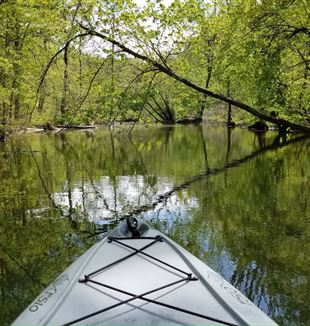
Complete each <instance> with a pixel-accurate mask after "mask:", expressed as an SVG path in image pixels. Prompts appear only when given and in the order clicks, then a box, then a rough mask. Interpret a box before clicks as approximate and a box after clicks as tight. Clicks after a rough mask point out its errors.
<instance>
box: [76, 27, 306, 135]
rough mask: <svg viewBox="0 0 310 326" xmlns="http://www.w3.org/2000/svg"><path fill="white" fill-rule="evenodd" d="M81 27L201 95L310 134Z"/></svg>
mask: <svg viewBox="0 0 310 326" xmlns="http://www.w3.org/2000/svg"><path fill="white" fill-rule="evenodd" d="M79 25H80V27H81V28H82V29H83V30H85V31H86V32H87V34H89V35H93V36H96V37H99V38H101V39H103V40H105V41H107V42H109V43H112V44H114V45H115V46H117V47H118V48H120V49H122V50H123V51H124V52H126V53H128V54H130V55H132V56H134V57H136V58H138V59H140V60H142V61H145V62H148V63H149V64H152V65H153V66H154V67H156V68H158V69H159V70H160V71H161V72H163V73H165V74H166V75H168V76H170V77H172V78H173V79H175V80H177V81H179V82H180V83H182V84H184V85H186V86H188V87H190V88H192V89H194V90H196V91H198V92H200V93H203V94H206V95H208V96H211V97H213V98H216V99H218V100H220V101H223V102H226V103H229V104H231V105H234V106H236V107H238V108H240V109H242V110H244V111H246V112H248V113H250V114H252V115H254V116H255V117H257V118H259V119H262V120H265V121H268V122H271V123H274V124H276V125H278V126H279V127H285V128H288V127H290V128H292V129H294V130H299V131H303V132H307V133H310V128H309V127H307V126H304V125H299V124H296V123H293V122H290V121H288V120H285V119H278V118H275V117H271V116H268V115H265V114H263V113H261V112H259V111H258V110H257V109H254V108H252V107H251V106H249V105H247V104H245V103H243V102H240V101H238V100H235V99H233V98H230V97H227V96H225V95H223V94H220V93H215V92H213V91H210V90H209V89H205V88H203V87H201V86H199V85H197V84H195V83H193V82H191V81H190V80H188V79H186V78H184V77H183V76H180V75H178V74H177V73H175V72H174V71H173V70H171V69H170V68H168V67H165V66H164V65H162V64H160V63H159V62H157V61H156V60H154V59H152V58H149V57H147V56H145V55H143V54H140V53H138V52H136V51H134V50H132V49H130V48H128V47H127V46H125V45H124V44H121V43H120V42H118V41H116V40H115V39H112V38H111V37H109V36H107V35H104V34H102V33H100V32H97V31H95V30H93V29H90V28H88V27H86V26H84V25H82V24H81V23H79Z"/></svg>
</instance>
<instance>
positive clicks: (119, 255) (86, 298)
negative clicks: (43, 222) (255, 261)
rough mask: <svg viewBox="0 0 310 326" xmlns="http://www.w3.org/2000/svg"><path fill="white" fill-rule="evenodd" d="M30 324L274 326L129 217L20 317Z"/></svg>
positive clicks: (17, 325) (17, 324)
mask: <svg viewBox="0 0 310 326" xmlns="http://www.w3.org/2000/svg"><path fill="white" fill-rule="evenodd" d="M13 325H14V326H25V325H31V326H34V325H53V326H61V325H141V326H142V325H152V326H153V325H264V326H269V325H270V326H271V325H276V323H275V322H273V321H272V320H271V319H270V318H269V317H268V316H267V315H266V314H265V313H264V312H262V311H261V310H260V309H259V308H258V307H257V306H255V305H254V304H253V303H252V302H251V301H250V300H249V299H247V298H246V297H245V296H244V295H243V294H242V293H240V292H239V291H238V290H237V289H235V288H234V287H233V286H232V285H230V284H229V283H228V282H227V281H225V280H224V279H223V278H222V277H221V276H220V275H218V274H217V273H215V272H214V271H213V270H212V269H211V268H209V267H208V266H207V265H206V264H205V263H203V262H202V261H200V260H199V259H197V258H196V257H194V256H193V255H192V254H190V253H189V252H188V251H186V250H185V249H184V248H182V247H181V246H179V245H178V244H176V243H175V242H173V241H172V240H171V239H169V238H168V237H166V236H165V235H164V234H162V233H161V232H159V231H157V230H155V229H153V228H151V227H150V226H149V225H148V224H146V223H144V222H142V221H141V220H136V219H135V218H130V219H127V221H124V222H122V223H121V224H120V225H119V226H118V227H117V228H115V229H114V230H113V231H112V232H110V233H109V235H108V236H107V237H105V238H104V239H103V240H101V241H100V242H98V243H97V244H95V245H94V246H93V247H91V248H90V249H89V250H88V251H86V252H85V253H84V254H83V255H82V256H81V257H80V258H78V259H77V260H76V261H75V262H74V263H73V264H72V265H71V266H70V267H69V268H68V269H67V270H66V271H65V272H64V273H63V274H61V275H60V276H59V277H58V278H57V279H56V280H55V281H54V282H53V283H52V284H51V285H50V286H49V287H47V288H46V289H45V290H44V291H43V292H42V293H41V294H40V295H39V296H38V297H37V298H36V299H35V300H34V301H33V302H32V303H31V304H30V305H29V306H28V307H27V308H26V310H25V311H24V312H23V313H22V314H21V315H20V316H19V317H18V318H17V319H16V320H15V321H14V323H13Z"/></svg>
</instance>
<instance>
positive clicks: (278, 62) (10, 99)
mask: <svg viewBox="0 0 310 326" xmlns="http://www.w3.org/2000/svg"><path fill="white" fill-rule="evenodd" d="M240 17H242V19H240ZM0 18H1V22H2V26H3V29H2V32H1V35H0V59H1V60H0V77H1V83H0V117H1V123H2V125H3V126H4V127H5V126H8V125H9V124H11V123H15V124H16V123H17V124H26V125H29V124H38V123H39V124H41V123H44V122H46V121H51V122H53V123H60V124H65V123H71V124H72V123H73V124H82V123H86V124H90V123H103V122H109V123H113V122H115V121H118V120H135V119H142V120H143V119H145V120H147V121H148V120H149V119H151V120H153V119H154V117H153V116H152V115H150V113H149V112H148V110H147V103H148V101H149V100H150V95H151V93H152V92H153V91H152V92H150V91H151V90H152V89H156V92H159V93H161V94H163V96H168V97H169V102H171V103H172V104H173V110H174V111H175V115H176V118H177V119H178V118H182V117H184V116H189V115H192V116H197V115H201V114H203V111H204V110H205V109H207V108H208V106H209V105H211V104H213V102H214V100H210V99H208V98H206V97H201V96H200V95H199V94H197V93H195V92H194V91H193V90H190V89H189V88H188V87H186V86H184V85H181V84H179V83H177V82H176V81H172V80H170V79H168V78H167V77H163V76H162V75H161V74H160V73H158V71H157V72H156V71H155V70H154V67H150V66H148V65H147V64H145V63H142V62H140V61H138V60H137V59H134V58H131V57H129V56H128V55H126V54H124V53H122V51H120V49H119V48H117V46H115V45H113V44H112V45H111V44H108V43H107V42H103V40H100V39H97V38H96V37H93V36H89V35H88V36H85V33H84V31H83V29H81V27H80V24H86V25H87V26H90V27H91V28H96V29H97V30H99V31H101V32H102V33H105V35H107V36H108V37H111V38H113V39H115V40H117V41H120V42H121V43H124V44H127V45H129V46H130V47H132V48H133V49H135V50H137V51H138V52H139V53H140V54H142V55H146V56H148V57H150V58H152V59H155V60H157V61H159V62H161V63H162V64H163V65H164V66H166V67H168V68H171V69H173V70H174V71H176V72H177V73H178V74H180V75H182V76H186V77H187V78H188V79H190V80H192V81H193V82H195V83H197V84H198V85H201V86H206V87H207V88H209V89H210V90H213V91H216V92H220V93H223V94H229V96H232V97H233V98H237V99H239V100H241V101H243V102H245V103H249V104H250V105H253V106H255V107H256V108H259V110H261V112H264V113H266V114H270V113H271V112H273V113H272V114H275V115H278V116H279V117H280V116H281V117H284V118H288V119H290V120H292V121H299V122H300V121H306V120H307V116H308V115H309V99H310V91H309V89H310V87H309V46H308V45H309V37H310V31H309V13H308V11H307V1H305V0H301V1H288V0H281V1H276V0H274V1H273V0H271V1H256V0H244V1H241V0H231V1H224V0H217V1H215V0H214V1H213V2H205V1H202V0H183V1H181V0H175V1H172V3H171V4H170V5H165V4H164V2H163V1H161V0H156V1H152V0H149V1H147V2H146V4H145V5H144V6H137V5H136V3H135V1H129V0H127V1H125V0H118V1H104V2H97V1H93V0H87V1H83V2H80V1H74V0H72V1H65V2H62V3H60V2H59V1H55V0H44V1H40V4H37V3H36V2H35V1H27V2H26V3H25V2H24V1H21V0H5V1H2V2H1V5H0ZM83 33H84V34H83ZM60 49H63V51H59V50H60ZM57 51H59V54H58V56H57V57H55V58H54V60H52V61H50V60H51V58H52V57H53V55H54V54H55V53H56V52H57ZM46 67H49V70H48V72H47V71H46ZM46 72H47V74H46V75H45V73H46ZM43 76H45V78H44V79H43V78H42V77H43ZM38 85H40V87H39V88H38ZM228 85H230V86H229V89H228Z"/></svg>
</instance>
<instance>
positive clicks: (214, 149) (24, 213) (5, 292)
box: [0, 126, 310, 325]
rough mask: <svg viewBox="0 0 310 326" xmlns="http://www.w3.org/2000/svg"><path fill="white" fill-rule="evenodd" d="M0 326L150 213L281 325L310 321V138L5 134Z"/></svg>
mask: <svg viewBox="0 0 310 326" xmlns="http://www.w3.org/2000/svg"><path fill="white" fill-rule="evenodd" d="M0 146H1V147H0V177H1V181H2V182H1V184H0V216H1V220H0V231H1V232H0V269H1V274H0V285H1V292H0V296H1V303H3V304H1V306H3V307H4V308H3V311H2V313H1V317H0V321H1V324H3V325H6V324H9V323H10V322H11V321H12V320H13V319H14V318H15V317H16V315H18V313H19V312H20V311H21V310H22V309H23V308H24V307H25V306H26V305H27V304H28V303H29V302H30V301H31V300H32V298H34V297H35V296H36V294H38V293H39V292H40V290H41V289H42V288H43V287H44V286H45V285H46V284H48V283H49V282H50V281H51V280H52V279H54V278H55V277H56V275H57V274H58V273H59V272H61V271H62V270H64V269H65V267H66V266H68V265H69V263H70V262H71V261H73V260H74V259H75V258H76V257H77V256H79V255H80V254H81V253H82V252H84V251H85V250H86V249H87V248H88V247H89V246H90V245H92V244H93V243H94V242H95V241H96V240H97V239H98V237H99V236H100V235H101V233H102V232H103V231H105V232H106V231H108V230H109V228H111V227H113V226H115V225H116V224H117V223H118V221H119V219H121V218H124V217H125V216H128V215H132V214H135V215H137V216H140V217H142V218H144V219H147V220H148V221H150V223H152V224H153V225H154V226H156V227H157V228H158V229H160V230H162V231H163V232H165V233H166V234H167V235H169V236H171V237H172V238H173V239H175V240H176V241H177V242H178V243H180V244H182V245H183V246H184V247H186V248H187V249H188V250H190V251H191V252H192V253H194V254H195V255H196V256H198V257H200V258H201V259H203V260H204V261H205V262H207V263H208V264H209V265H210V266H211V267H212V268H214V269H215V270H217V271H218V272H219V273H220V274H221V275H223V276H224V277H225V278H226V279H227V280H229V281H230V282H231V283H232V284H233V285H234V286H236V287H237V288H239V289H240V290H241V291H242V292H243V293H245V294H246V295H247V296H248V297H249V298H250V299H251V300H253V301H254V302H255V303H256V304H257V305H259V306H260V307H261V308H262V309H263V310H264V311H265V312H267V313H268V314H269V315H270V316H271V317H273V318H275V319H276V321H278V322H279V323H280V324H283V325H295V324H296V325H307V324H309V322H310V313H309V309H308V307H309V305H310V299H309V296H308V294H309V293H310V288H309V284H310V280H309V277H310V260H309V255H308V253H309V249H310V248H309V243H310V242H309V240H310V225H309V224H310V223H309V222H310V220H309V216H310V208H309V198H310V196H309V195H310V190H309V189H310V187H309V181H310V171H309V168H308V164H309V161H308V160H309V152H310V151H309V140H307V139H301V140H296V136H291V137H288V138H287V139H283V137H282V138H281V137H279V136H277V134H276V133H271V132H268V133H264V134H254V133H252V132H249V131H246V130H241V129H227V130H226V128H215V127H213V128H212V127H207V126H204V127H200V126H179V127H161V128H138V129H136V130H135V131H134V133H133V135H132V137H131V138H128V137H127V136H126V133H125V132H123V131H122V129H116V130H114V131H113V132H111V130H109V129H101V130H97V131H96V132H94V133H93V132H92V133H89V132H67V133H58V134H41V135H28V136H24V137H21V138H15V139H11V140H10V141H9V142H7V143H5V144H0Z"/></svg>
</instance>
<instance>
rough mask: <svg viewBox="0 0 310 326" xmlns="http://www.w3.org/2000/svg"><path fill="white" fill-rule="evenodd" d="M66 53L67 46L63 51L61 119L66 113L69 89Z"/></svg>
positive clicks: (67, 56)
mask: <svg viewBox="0 0 310 326" xmlns="http://www.w3.org/2000/svg"><path fill="white" fill-rule="evenodd" d="M68 52H69V44H68V45H67V46H66V47H65V49H64V82H63V89H62V98H61V104H60V112H61V116H62V117H64V116H65V114H66V113H67V111H68V103H67V100H68V99H67V97H68V89H69V73H68V59H69V55H68Z"/></svg>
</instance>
